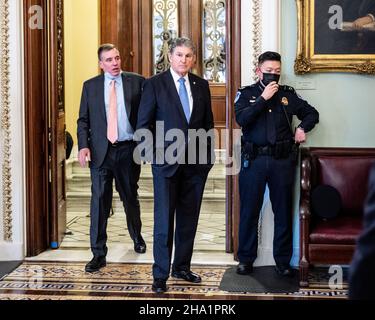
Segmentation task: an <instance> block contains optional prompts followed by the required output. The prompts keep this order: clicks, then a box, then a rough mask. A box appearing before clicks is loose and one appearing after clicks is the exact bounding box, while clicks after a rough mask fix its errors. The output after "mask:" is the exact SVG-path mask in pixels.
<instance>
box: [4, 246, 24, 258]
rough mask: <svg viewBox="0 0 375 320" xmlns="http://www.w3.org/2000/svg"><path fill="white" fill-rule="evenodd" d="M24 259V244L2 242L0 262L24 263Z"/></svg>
mask: <svg viewBox="0 0 375 320" xmlns="http://www.w3.org/2000/svg"><path fill="white" fill-rule="evenodd" d="M24 258H25V255H24V250H23V244H22V243H6V242H0V261H22V260H23V259H24Z"/></svg>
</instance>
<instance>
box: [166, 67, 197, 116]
mask: <svg viewBox="0 0 375 320" xmlns="http://www.w3.org/2000/svg"><path fill="white" fill-rule="evenodd" d="M170 70H171V74H172V77H173V80H174V84H175V85H176V89H177V93H179V90H180V85H181V84H180V83H179V82H178V80H180V79H181V78H182V77H181V76H179V75H178V74H177V73H176V72H175V71H174V70H173V69H172V68H170ZM183 78H184V79H185V80H186V81H185V87H186V91H187V93H188V97H189V107H190V114H192V113H193V103H194V101H193V94H192V93H191V88H190V81H189V74H188V73H187V74H186V75H185V77H183Z"/></svg>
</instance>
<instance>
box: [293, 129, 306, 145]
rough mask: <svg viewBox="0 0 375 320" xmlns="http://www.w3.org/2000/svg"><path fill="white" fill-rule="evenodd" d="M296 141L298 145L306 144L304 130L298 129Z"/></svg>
mask: <svg viewBox="0 0 375 320" xmlns="http://www.w3.org/2000/svg"><path fill="white" fill-rule="evenodd" d="M294 140H295V142H296V143H304V142H306V133H305V131H304V130H303V129H301V128H297V130H296V134H295V136H294Z"/></svg>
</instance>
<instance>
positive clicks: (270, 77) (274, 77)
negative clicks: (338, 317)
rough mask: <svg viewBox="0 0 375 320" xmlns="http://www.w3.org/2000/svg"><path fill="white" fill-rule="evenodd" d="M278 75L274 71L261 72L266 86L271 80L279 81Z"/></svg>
mask: <svg viewBox="0 0 375 320" xmlns="http://www.w3.org/2000/svg"><path fill="white" fill-rule="evenodd" d="M279 80H280V75H279V74H276V73H264V72H263V80H262V82H263V84H264V85H265V86H268V85H269V84H270V83H271V82H273V81H275V82H276V83H279Z"/></svg>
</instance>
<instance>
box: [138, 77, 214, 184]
mask: <svg viewBox="0 0 375 320" xmlns="http://www.w3.org/2000/svg"><path fill="white" fill-rule="evenodd" d="M189 82H190V87H191V92H192V96H193V110H192V114H191V118H190V122H189V123H188V122H187V120H186V117H185V114H184V111H183V107H182V104H181V101H180V97H179V95H178V92H177V89H176V85H175V83H174V81H173V77H172V74H171V71H170V70H167V71H165V72H163V73H160V74H158V75H156V76H154V77H152V78H150V79H148V80H146V81H145V83H144V86H143V94H142V99H141V103H140V107H139V114H138V124H137V129H149V130H151V131H152V132H153V136H154V144H153V153H154V159H153V164H152V166H153V170H154V172H155V171H157V172H158V173H160V174H162V175H163V176H165V177H170V176H172V175H173V174H174V173H175V172H176V171H177V169H178V166H179V164H178V163H175V164H170V163H167V162H164V163H162V164H157V163H156V158H155V157H156V154H158V153H159V152H161V153H162V154H163V155H165V152H166V150H167V148H168V147H169V146H170V145H171V144H172V143H174V142H173V141H164V146H163V147H162V148H160V149H159V148H157V147H156V145H155V138H156V122H157V121H163V125H164V130H163V134H164V135H163V137H165V133H166V132H168V130H171V129H181V130H182V132H183V133H184V136H185V144H184V146H183V147H184V148H185V150H186V148H187V140H188V139H186V138H187V135H188V130H189V129H196V130H199V129H203V130H205V131H206V132H207V131H209V130H210V129H212V128H214V120H213V114H212V109H211V94H210V89H209V84H208V82H207V81H206V80H204V79H202V78H200V77H198V76H196V75H194V74H192V73H189ZM211 144H212V142H211V141H208V142H207V143H206V141H205V142H203V141H199V145H197V147H196V148H197V149H199V148H200V149H201V148H207V155H208V163H207V164H201V165H196V168H197V170H209V169H210V168H211V167H212V165H211V164H210V163H211V162H213V161H214V160H213V159H212V157H211V156H210V155H211ZM197 149H196V150H197ZM197 159H199V154H197ZM207 172H208V171H207Z"/></svg>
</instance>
